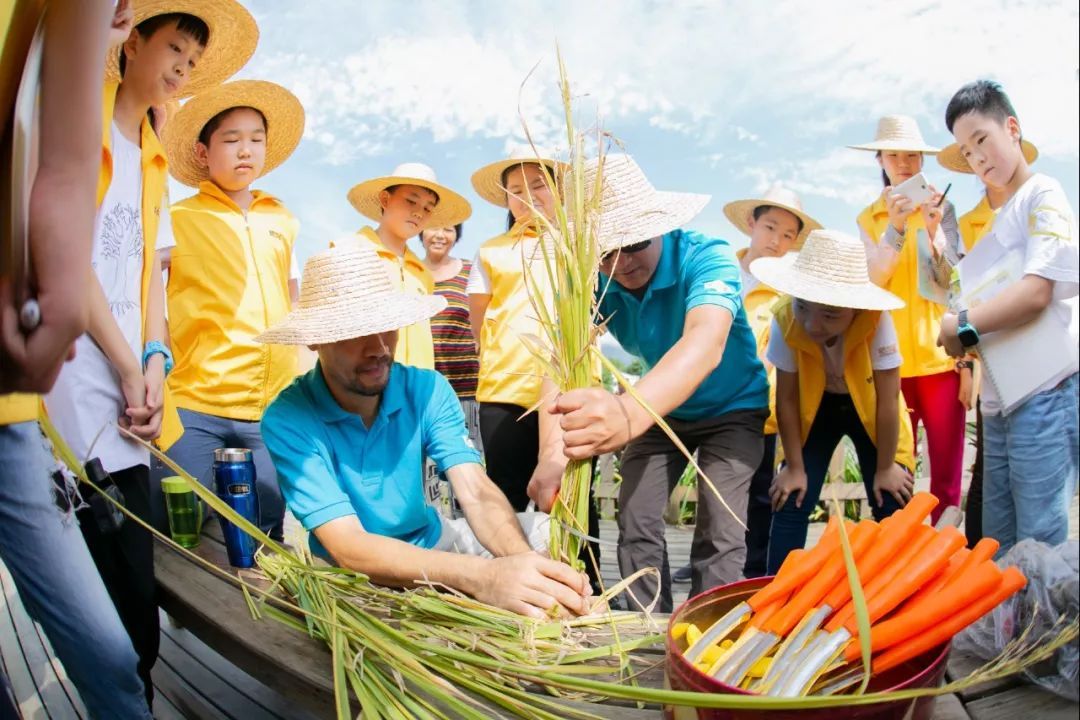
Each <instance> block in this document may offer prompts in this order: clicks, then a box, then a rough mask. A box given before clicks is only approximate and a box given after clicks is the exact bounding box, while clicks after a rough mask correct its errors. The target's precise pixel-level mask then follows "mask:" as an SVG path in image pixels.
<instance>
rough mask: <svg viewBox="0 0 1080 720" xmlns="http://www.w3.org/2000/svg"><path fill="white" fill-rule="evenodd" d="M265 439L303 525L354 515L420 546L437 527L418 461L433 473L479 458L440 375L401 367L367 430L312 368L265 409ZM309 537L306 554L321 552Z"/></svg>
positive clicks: (430, 542)
mask: <svg viewBox="0 0 1080 720" xmlns="http://www.w3.org/2000/svg"><path fill="white" fill-rule="evenodd" d="M262 435H263V440H264V441H265V442H266V447H267V449H268V450H269V451H270V456H271V457H272V458H273V460H274V467H275V468H276V469H277V476H278V484H279V485H280V486H281V492H282V494H283V495H284V496H285V502H286V503H287V504H288V506H289V510H291V511H292V513H293V515H295V516H296V517H297V519H298V520H299V521H300V522H301V524H303V526H304V527H305V528H306V529H307V530H309V531H311V530H314V529H315V528H317V527H319V526H320V525H322V524H324V523H327V522H329V521H331V520H334V519H336V518H339V517H345V516H347V515H356V516H357V517H358V518H359V519H360V524H361V525H363V526H364V529H365V530H366V531H367V532H370V533H375V534H378V535H385V536H387V537H392V538H397V539H398V540H404V541H405V542H408V543H412V544H413V545H417V546H419V547H422V548H431V547H434V546H435V544H436V543H437V542H438V540H439V536H440V534H441V533H442V521H441V520H440V518H439V513H438V512H437V511H436V510H435V508H433V507H431V506H430V505H428V504H427V502H426V501H425V499H424V487H423V477H424V457H425V456H426V457H430V458H431V459H432V461H434V463H435V465H436V466H437V467H438V469H439V471H440V472H446V470H448V469H449V468H452V467H454V466H455V465H461V464H463V463H479V462H480V453H478V452H477V451H476V449H475V448H474V447H472V443H471V442H469V434H468V431H467V430H466V428H465V417H464V415H463V414H462V412H461V404H460V402H459V401H458V398H457V395H456V394H455V393H454V390H453V389H452V388H451V387H450V383H449V382H447V380H446V378H444V377H443V376H442V375H440V374H439V373H437V372H436V371H434V370H424V369H421V368H415V367H408V366H405V365H400V364H398V363H394V364H393V365H392V366H391V367H390V379H389V381H388V382H387V385H386V389H385V390H384V391H383V395H382V402H381V403H380V405H379V413H378V415H377V416H376V417H375V421H374V422H373V423H372V425H371V427H370V428H367V427H365V426H364V423H363V421H362V420H361V419H360V416H359V415H356V414H354V413H350V412H348V411H347V410H345V409H343V408H342V407H341V406H340V405H338V403H337V401H336V400H335V399H334V396H333V395H331V394H330V390H329V388H328V387H327V386H326V381H325V380H324V379H323V374H322V367H321V365H320V364H316V365H315V367H314V368H313V369H312V370H311V371H310V372H308V373H306V374H304V375H301V376H300V377H298V378H296V380H294V381H293V382H292V384H291V385H289V386H288V387H287V388H285V389H284V390H283V391H282V392H281V394H279V395H278V397H277V399H276V400H274V402H273V403H271V404H270V407H268V408H267V409H266V413H265V414H264V415H263V419H262ZM309 537H310V545H311V550H312V552H313V553H316V554H318V555H321V556H323V557H327V553H326V550H325V548H323V546H322V545H321V544H320V543H319V541H318V540H317V539H316V537H315V535H314V533H313V534H311V535H310V536H309Z"/></svg>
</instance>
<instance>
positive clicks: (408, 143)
mask: <svg viewBox="0 0 1080 720" xmlns="http://www.w3.org/2000/svg"><path fill="white" fill-rule="evenodd" d="M245 4H246V5H247V7H248V8H249V9H250V10H251V11H252V13H253V14H254V15H255V17H256V19H257V21H258V23H259V27H260V30H261V38H260V42H259V47H258V50H257V51H256V53H255V56H254V57H253V58H252V60H251V61H250V62H249V63H248V65H247V66H246V67H245V68H244V69H243V70H242V71H241V72H240V73H239V75H238V77H243V78H259V79H265V80H272V81H274V82H277V83H280V84H282V85H284V86H285V87H287V88H289V89H290V90H292V91H293V92H294V93H296V95H297V96H298V97H299V98H300V99H301V101H302V102H303V104H304V106H305V109H306V112H307V128H306V131H305V135H304V139H303V142H302V143H301V145H300V147H299V148H298V150H297V151H296V153H295V154H294V155H293V156H292V157H291V158H290V159H289V161H287V162H286V163H285V164H284V165H283V166H281V167H280V168H279V169H277V170H275V171H274V172H273V173H271V174H270V175H268V176H266V178H264V179H263V180H261V181H260V182H259V183H257V187H261V188H263V189H266V190H268V191H270V192H272V193H274V194H276V195H278V196H279V197H280V198H282V199H283V200H284V202H285V203H286V204H287V205H288V206H289V207H290V208H291V209H292V211H293V212H294V213H295V214H296V215H297V216H298V217H299V219H300V222H301V233H300V242H299V245H298V249H297V251H298V256H299V259H300V261H301V262H303V260H304V259H305V258H306V257H307V256H309V255H310V254H312V253H313V252H317V251H318V250H321V249H323V248H325V247H326V246H327V244H328V243H329V241H330V240H331V239H333V238H335V237H338V236H340V235H343V234H345V233H347V232H350V231H354V230H356V229H357V228H359V227H360V226H361V225H362V224H363V223H364V220H363V219H362V218H361V217H360V216H359V215H358V214H357V213H356V212H355V211H354V210H353V208H352V207H351V206H350V205H349V203H348V201H347V200H346V198H345V194H346V192H347V191H348V189H349V188H350V187H351V186H352V185H353V184H355V183H357V182H359V181H362V180H364V179H367V178H370V177H374V176H377V175H382V174H387V173H389V172H390V170H392V168H393V167H394V166H395V165H396V164H397V163H399V162H404V161H420V162H425V163H427V164H429V165H431V166H433V167H434V168H435V169H436V171H437V173H438V175H439V178H440V180H441V181H442V182H444V183H445V184H447V185H449V186H450V187H452V188H454V189H455V190H457V191H458V192H461V193H462V194H464V195H465V196H466V197H467V198H468V199H469V200H470V202H472V204H473V216H472V218H471V219H470V220H469V221H468V222H467V223H466V225H465V236H464V238H463V239H462V241H461V243H460V245H459V247H458V248H457V251H456V254H458V255H461V256H471V255H472V254H473V252H475V249H476V247H477V246H478V245H479V244H480V243H481V242H482V241H483V240H485V239H487V238H489V237H491V236H493V235H496V234H498V233H499V232H500V231H501V229H502V228H503V227H504V222H505V211H504V210H502V209H501V208H496V207H494V206H491V205H489V204H487V203H486V202H484V201H483V200H481V199H480V198H478V197H477V196H476V195H475V194H474V193H473V191H472V187H471V185H470V184H469V176H470V175H471V174H472V173H473V171H475V170H476V169H477V168H479V167H480V166H482V165H484V164H485V163H487V162H491V161H493V160H496V159H498V158H500V157H501V156H502V155H503V153H504V151H505V150H506V149H507V147H508V146H509V145H510V144H512V143H513V142H514V141H515V139H517V138H520V137H521V120H520V118H519V116H518V108H519V103H520V108H521V112H522V114H523V115H524V116H525V117H526V119H527V120H528V122H529V124H530V128H531V130H532V132H533V133H534V135H536V136H538V137H540V138H541V139H544V140H552V141H554V142H558V140H559V139H560V138H562V139H565V134H560V133H563V130H562V126H561V117H560V113H561V107H560V105H559V100H558V96H557V87H556V84H555V80H556V74H557V73H556V64H555V46H556V43H558V45H559V47H560V48H561V49H562V51H563V54H564V56H565V60H566V65H567V68H568V71H569V73H570V76H571V80H572V82H573V85H574V91H575V93H577V94H578V95H580V98H579V99H580V105H579V107H580V112H579V116H580V120H581V121H582V124H583V125H592V124H595V123H596V122H599V123H600V124H601V125H602V126H603V127H604V129H605V130H607V131H609V132H611V133H613V134H614V135H615V136H616V137H618V138H619V140H620V141H621V142H622V143H623V144H624V145H625V147H626V148H627V150H628V151H629V152H631V153H632V154H633V155H634V156H635V158H636V159H637V160H638V162H639V164H640V165H641V166H642V167H643V168H644V169H645V171H646V173H647V174H648V175H649V177H650V179H651V180H652V182H653V184H654V185H656V186H657V187H658V188H660V189H664V190H685V191H692V192H702V193H709V194H711V195H712V196H713V199H712V201H711V202H710V203H709V205H708V206H707V207H706V209H705V211H704V212H703V213H702V214H701V215H700V216H699V217H698V218H697V219H696V220H695V221H693V222H692V223H691V224H690V226H691V227H693V228H694V229H697V230H701V231H703V232H706V233H711V234H715V235H719V236H721V237H725V238H727V239H729V240H731V241H732V242H733V244H735V245H737V246H741V245H744V244H745V239H744V238H743V237H742V236H740V235H739V234H738V232H737V231H736V230H734V228H733V227H732V226H731V225H730V224H729V223H728V222H727V220H726V219H725V218H724V216H723V212H722V208H723V205H724V204H725V203H726V202H728V201H730V200H734V199H739V198H743V197H752V196H753V195H754V194H755V193H757V192H760V191H762V190H764V189H765V187H767V186H768V185H769V184H771V183H772V182H774V181H781V182H784V183H785V184H787V185H788V186H789V187H792V188H793V189H795V190H797V191H799V192H800V193H801V195H802V199H803V203H804V206H805V207H806V209H807V211H808V212H809V213H810V214H812V215H814V216H815V217H817V218H818V219H819V220H820V221H821V222H822V223H823V224H825V225H826V226H828V227H833V228H836V229H841V230H846V231H848V232H852V233H854V232H856V227H855V216H856V214H857V213H858V211H859V210H860V209H861V208H862V207H864V206H865V205H866V204H867V203H869V202H870V201H871V200H873V199H874V197H875V196H876V195H877V194H878V193H879V192H880V189H881V186H880V179H879V173H878V171H877V166H876V163H875V161H874V157H873V155H872V154H871V153H860V152H857V151H854V150H847V149H845V148H844V146H845V145H847V144H854V143H859V142H866V141H869V140H870V139H872V136H873V131H874V126H875V123H876V120H877V118H878V117H879V116H880V115H883V114H889V113H905V114H910V115H914V116H915V117H916V118H918V120H919V123H920V125H921V127H922V130H923V134H924V136H925V137H926V139H927V140H928V141H929V142H931V143H932V144H938V145H944V144H946V143H947V142H950V138H949V136H948V134H947V132H946V129H945V126H944V109H945V105H946V103H947V102H948V99H949V97H950V96H951V94H952V92H953V91H954V90H956V89H957V88H958V87H960V85H962V84H963V83H965V82H968V81H970V80H973V79H976V78H980V77H989V78H993V79H996V80H999V81H1000V82H1002V83H1003V84H1004V85H1005V88H1006V90H1007V91H1008V92H1009V93H1010V94H1011V96H1012V98H1013V101H1014V104H1015V105H1016V107H1017V110H1018V113H1019V115H1020V120H1021V124H1022V126H1023V129H1024V133H1025V136H1026V137H1027V138H1029V139H1030V140H1032V141H1033V142H1035V143H1036V144H1037V145H1038V146H1039V148H1040V151H1041V152H1042V156H1041V157H1040V159H1039V161H1038V162H1037V163H1036V165H1035V167H1036V169H1038V170H1039V171H1042V172H1045V173H1048V174H1050V175H1052V176H1054V177H1056V178H1057V179H1058V180H1060V181H1061V183H1062V184H1063V185H1064V186H1065V189H1066V191H1067V193H1068V195H1069V197H1070V198H1071V199H1072V202H1073V207H1074V209H1075V208H1076V207H1077V205H1078V204H1080V203H1078V199H1080V192H1078V186H1080V180H1078V173H1080V164H1078V139H1077V138H1078V131H1080V94H1078V84H1077V78H1078V68H1080V41H1078V39H1077V38H1078V36H1080V21H1078V11H1077V5H1076V3H1075V2H1044V1H1041V0H1026V1H1025V2H1013V3H1003V2H999V1H985V0H969V1H968V2H962V3H958V2H902V3H882V2H876V3H868V2H861V3H860V2H834V1H831V0H826V1H818V2H809V1H805V2H799V1H794V0H782V1H780V2H766V3H751V2H704V1H700V0H699V1H696V2H695V1H683V2H667V3H661V2H644V1H640V2H639V1H634V0H628V1H625V2H587V1H585V0H578V1H577V2H564V1H561V0H542V1H541V0H535V1H526V0H503V1H502V2H495V1H494V0H492V1H490V2H485V1H476V2H465V1H463V0H443V1H440V2H429V1H423V0H416V1H413V2H407V3H405V2H392V1H391V0H365V1H364V2H362V3H361V2H346V1H344V0H319V1H318V2H289V1H286V0H247V1H246V2H245ZM534 66H535V68H536V69H535V72H534V73H533V75H532V76H531V78H530V79H529V80H528V81H527V82H525V84H524V86H523V85H522V83H523V82H524V81H525V79H526V76H527V75H529V72H530V70H532V69H533V68H534ZM272 132H273V130H272V129H271V142H273V139H272ZM925 169H926V173H927V175H928V176H929V177H930V179H931V180H932V181H934V182H935V183H936V184H937V185H938V186H939V187H944V185H945V184H946V183H947V182H950V181H951V182H952V183H953V188H952V191H951V192H950V198H951V199H952V200H953V201H954V202H955V203H956V205H957V208H958V209H959V210H960V211H961V212H964V211H966V210H967V209H969V208H970V207H971V206H973V205H974V204H975V202H976V201H977V200H978V198H979V194H980V187H979V184H978V181H977V180H975V179H974V178H973V177H971V176H958V175H952V176H951V177H950V173H948V172H947V171H945V170H944V169H943V168H941V167H940V166H939V165H938V164H937V163H936V161H933V160H930V161H929V162H928V163H927V165H926V168H925ZM189 193H190V191H188V190H187V189H186V188H180V187H174V188H173V197H174V198H180V197H184V196H186V195H187V194H189ZM416 249H417V250H419V247H417V248H416Z"/></svg>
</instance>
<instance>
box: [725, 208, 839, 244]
mask: <svg viewBox="0 0 1080 720" xmlns="http://www.w3.org/2000/svg"><path fill="white" fill-rule="evenodd" d="M762 205H769V206H771V207H777V208H780V209H781V210H787V211H788V212H789V213H792V214H793V215H795V216H796V217H797V218H799V219H800V220H802V224H803V229H802V232H800V233H799V236H798V237H797V238H795V245H794V247H793V248H792V249H793V250H798V249H799V248H801V247H802V244H803V242H805V241H806V236H807V235H809V234H810V231H811V230H820V229H821V223H819V222H818V221H817V220H815V219H814V218H812V217H810V216H809V215H807V214H806V213H804V212H803V211H802V210H800V209H798V208H794V207H791V206H790V205H786V204H784V203H782V202H777V201H775V200H766V199H764V198H747V199H745V200H734V201H732V202H729V203H728V204H727V205H725V206H724V216H725V217H727V219H728V221H729V222H731V224H732V225H734V226H735V227H736V228H738V230H739V231H740V232H741V233H742V234H743V235H749V234H750V218H751V217H752V216H753V214H754V209H755V208H759V207H761V206H762Z"/></svg>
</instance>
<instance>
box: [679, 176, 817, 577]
mask: <svg viewBox="0 0 1080 720" xmlns="http://www.w3.org/2000/svg"><path fill="white" fill-rule="evenodd" d="M724 215H725V216H727V219H728V220H729V221H731V224H732V225H734V226H735V227H736V228H738V229H739V230H740V231H741V232H743V233H744V234H746V235H748V236H750V246H749V247H747V248H744V249H742V250H739V251H738V252H737V253H735V257H736V258H738V260H739V271H740V275H741V277H742V300H743V307H744V308H745V309H746V319H747V320H748V321H749V322H750V327H751V329H753V331H754V337H755V339H756V340H757V353H758V357H759V358H761V361H762V362H763V363H764V364H765V370H766V372H767V373H768V375H769V419H768V420H766V421H765V452H764V455H763V456H762V458H761V464H760V465H759V466H758V469H757V470H756V471H755V472H754V477H753V478H751V479H750V497H749V499H748V501H747V506H746V564H745V565H744V566H743V576H744V577H748V578H752V577H761V576H762V575H764V574H765V560H766V556H767V553H768V550H769V526H770V524H771V522H772V502H771V499H770V498H769V488H770V486H771V485H772V480H773V474H774V471H775V467H776V409H775V408H776V370H775V368H774V367H773V366H772V364H771V363H770V362H768V360H767V359H766V357H765V350H766V348H768V346H769V328H770V327H771V325H772V317H773V306H774V305H775V304H776V301H777V300H779V299H780V293H779V292H777V291H776V290H775V289H774V288H771V287H769V286H768V285H766V284H764V283H762V282H760V281H759V280H758V279H757V278H756V277H754V276H753V274H751V272H750V263H752V262H753V261H754V260H757V259H758V258H760V257H783V256H784V255H786V254H787V253H788V251H789V250H798V249H799V248H801V247H802V244H803V242H804V241H805V240H806V236H807V234H809V232H810V231H811V230H817V229H819V228H821V225H820V223H818V222H817V221H816V220H814V219H813V218H812V217H810V216H809V215H807V214H806V213H805V212H803V209H802V202H801V201H800V200H799V196H798V195H797V194H796V193H795V192H794V191H793V190H789V189H787V188H785V187H783V186H781V185H774V186H773V187H771V188H769V189H768V190H766V191H765V192H764V193H763V194H761V195H760V196H758V197H753V198H747V199H744V200H735V201H734V202H730V203H728V204H727V205H725V206H724ZM688 579H689V578H688Z"/></svg>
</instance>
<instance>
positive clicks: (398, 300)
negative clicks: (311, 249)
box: [255, 247, 446, 345]
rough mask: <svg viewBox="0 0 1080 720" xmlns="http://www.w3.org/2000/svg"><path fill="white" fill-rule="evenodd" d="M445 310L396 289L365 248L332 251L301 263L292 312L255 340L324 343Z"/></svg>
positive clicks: (433, 300) (442, 303) (438, 301)
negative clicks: (301, 270)
mask: <svg viewBox="0 0 1080 720" xmlns="http://www.w3.org/2000/svg"><path fill="white" fill-rule="evenodd" d="M445 307H446V298H444V297H442V296H441V295H419V294H414V293H408V292H402V291H400V290H396V289H395V288H394V284H393V282H391V280H390V274H389V273H388V272H387V270H386V263H384V262H383V261H382V260H381V259H379V256H378V254H376V252H375V251H374V250H372V249H371V248H366V247H347V248H343V247H333V248H330V249H329V250H324V251H322V252H321V253H318V254H316V255H312V256H311V257H310V258H308V261H307V262H306V263H304V276H303V278H302V279H301V281H300V302H299V303H297V308H296V310H293V311H292V312H291V313H289V314H288V315H287V316H286V317H285V319H284V320H282V321H281V322H280V323H278V324H277V325H275V326H274V327H272V328H270V329H269V330H267V331H266V332H264V333H262V334H261V335H259V336H257V337H256V338H255V340H256V341H258V342H261V343H266V344H273V345H327V344H329V343H335V342H341V341H342V340H352V339H353V338H359V337H366V336H368V335H377V334H378V333H384V332H389V331H390V330H399V329H401V328H403V327H407V326H409V325H412V324H413V323H418V322H421V321H422V320H427V319H428V318H430V317H431V316H433V315H435V314H436V313H438V312H439V311H441V310H442V309H443V308H445Z"/></svg>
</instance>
